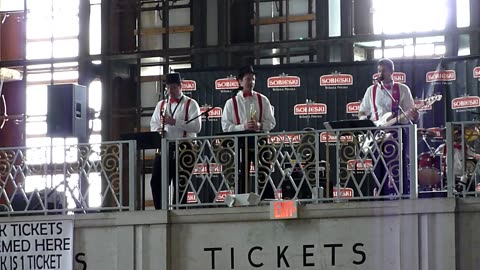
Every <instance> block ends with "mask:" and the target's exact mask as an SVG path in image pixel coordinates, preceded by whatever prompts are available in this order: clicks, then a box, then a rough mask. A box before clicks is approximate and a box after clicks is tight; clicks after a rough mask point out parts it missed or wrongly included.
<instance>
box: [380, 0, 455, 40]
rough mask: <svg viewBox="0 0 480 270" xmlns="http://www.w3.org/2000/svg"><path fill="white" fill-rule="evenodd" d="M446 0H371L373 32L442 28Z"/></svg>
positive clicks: (444, 18)
mask: <svg viewBox="0 0 480 270" xmlns="http://www.w3.org/2000/svg"><path fill="white" fill-rule="evenodd" d="M447 1H448V0H421V1H418V0H403V1H398V0H372V7H373V31H374V33H375V34H398V33H413V32H427V31H434V30H444V29H445V25H446V21H447V12H448V9H447Z"/></svg>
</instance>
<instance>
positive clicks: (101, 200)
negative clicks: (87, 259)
mask: <svg viewBox="0 0 480 270" xmlns="http://www.w3.org/2000/svg"><path fill="white" fill-rule="evenodd" d="M135 148H136V144H135V142H134V141H114V142H103V143H95V144H75V145H62V146H53V147H51V146H46V147H41V146H39V147H23V148H2V149H0V215H14V214H26V213H28V214H31V213H37V214H38V213H40V214H50V213H61V214H66V213H90V212H99V211H122V210H134V208H135V197H136V194H135V192H136V189H135V178H136V149H135Z"/></svg>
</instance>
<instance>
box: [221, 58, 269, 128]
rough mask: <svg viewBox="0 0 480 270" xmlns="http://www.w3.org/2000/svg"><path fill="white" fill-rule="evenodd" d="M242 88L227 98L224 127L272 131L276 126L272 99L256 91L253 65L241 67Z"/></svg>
mask: <svg viewBox="0 0 480 270" xmlns="http://www.w3.org/2000/svg"><path fill="white" fill-rule="evenodd" d="M237 80H238V83H239V85H240V88H241V89H242V90H240V91H238V93H237V95H236V96H234V97H232V98H231V99H229V100H227V102H226V103H225V108H224V109H223V114H222V129H223V131H224V132H232V131H243V130H250V131H264V132H267V131H270V130H272V129H273V128H274V127H275V124H276V123H275V118H274V117H273V113H272V109H271V105H270V101H269V100H268V98H267V97H266V96H264V95H262V94H260V93H258V92H256V91H254V90H253V89H254V87H255V71H254V70H253V67H252V66H247V67H244V68H242V69H240V71H239V73H238V77H237Z"/></svg>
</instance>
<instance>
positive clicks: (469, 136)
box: [465, 127, 480, 142]
mask: <svg viewBox="0 0 480 270" xmlns="http://www.w3.org/2000/svg"><path fill="white" fill-rule="evenodd" d="M479 136H480V130H479V128H478V127H473V128H465V140H466V141H467V142H473V141H475V140H477V139H478V137H479Z"/></svg>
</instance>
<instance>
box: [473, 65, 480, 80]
mask: <svg viewBox="0 0 480 270" xmlns="http://www.w3.org/2000/svg"><path fill="white" fill-rule="evenodd" d="M473 78H480V67H475V68H474V69H473Z"/></svg>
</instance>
